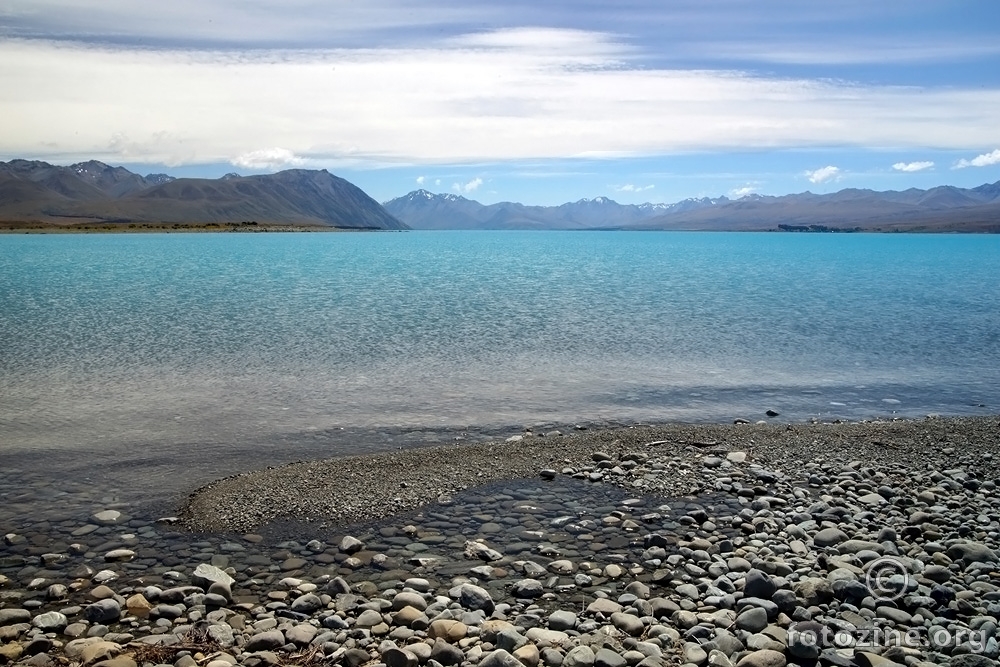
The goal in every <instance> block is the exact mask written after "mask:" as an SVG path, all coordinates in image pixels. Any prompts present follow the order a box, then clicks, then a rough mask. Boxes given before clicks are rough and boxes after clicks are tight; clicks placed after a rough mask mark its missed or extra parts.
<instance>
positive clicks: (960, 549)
mask: <svg viewBox="0 0 1000 667" xmlns="http://www.w3.org/2000/svg"><path fill="white" fill-rule="evenodd" d="M947 553H948V557H949V558H951V559H952V560H958V559H962V560H964V561H966V562H967V563H995V562H996V561H997V555H996V553H995V552H994V551H993V550H992V549H990V548H989V547H987V546H986V545H985V544H980V543H978V542H959V543H956V544H953V545H951V546H950V547H948V551H947Z"/></svg>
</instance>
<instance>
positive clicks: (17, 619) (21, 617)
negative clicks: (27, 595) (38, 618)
mask: <svg viewBox="0 0 1000 667" xmlns="http://www.w3.org/2000/svg"><path fill="white" fill-rule="evenodd" d="M30 622H31V612H30V611H28V610H27V609H0V626H4V625H14V624H15V623H30Z"/></svg>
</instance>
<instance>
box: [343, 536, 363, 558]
mask: <svg viewBox="0 0 1000 667" xmlns="http://www.w3.org/2000/svg"><path fill="white" fill-rule="evenodd" d="M364 548H365V543H364V542H362V541H361V540H359V539H358V538H356V537H353V536H351V535H345V536H344V538H343V539H342V540H340V545H339V549H340V550H341V551H342V552H343V553H345V554H355V553H357V552H359V551H361V550H362V549H364Z"/></svg>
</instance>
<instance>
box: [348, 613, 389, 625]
mask: <svg viewBox="0 0 1000 667" xmlns="http://www.w3.org/2000/svg"><path fill="white" fill-rule="evenodd" d="M382 622H383V619H382V614H380V613H379V612H377V611H375V610H374V609H365V610H364V611H363V612H361V613H360V614H358V617H357V618H356V619H355V620H354V624H355V625H357V626H358V627H359V628H373V627H375V626H376V625H378V624H379V623H382Z"/></svg>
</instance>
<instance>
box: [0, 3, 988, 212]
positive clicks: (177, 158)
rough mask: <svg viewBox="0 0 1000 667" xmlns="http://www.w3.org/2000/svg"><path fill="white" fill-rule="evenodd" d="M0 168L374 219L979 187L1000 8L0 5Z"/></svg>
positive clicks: (984, 161) (983, 173) (911, 5)
mask: <svg viewBox="0 0 1000 667" xmlns="http://www.w3.org/2000/svg"><path fill="white" fill-rule="evenodd" d="M0 118H2V119H3V126H4V129H3V131H2V132H0V159H11V158H15V157H25V158H34V159H42V160H47V161H50V162H55V163H60V164H68V163H72V162H76V161H80V160H84V159H90V158H96V159H99V160H102V161H104V162H107V163H109V164H116V165H119V164H120V165H124V166H126V167H128V168H130V169H133V170H135V171H140V172H142V173H147V172H166V173H169V174H172V175H175V176H205V177H217V176H221V175H222V174H225V173H227V172H232V171H236V172H238V173H241V174H250V173H266V172H271V171H277V170H280V169H285V168H290V167H303V168H326V169H329V170H330V171H331V172H333V173H335V174H338V175H340V176H343V177H344V178H347V179H348V180H350V181H352V182H354V183H356V184H357V185H359V186H361V187H362V188H363V189H365V190H366V191H367V192H368V193H369V194H370V195H372V196H373V197H375V198H376V199H378V200H380V201H383V200H387V199H390V198H392V197H395V196H399V195H402V194H405V193H407V192H409V191H410V190H414V189H416V188H419V187H423V188H426V189H428V190H431V191H434V192H456V193H460V194H463V195H464V196H467V197H469V198H472V199H477V200H479V201H482V202H484V203H491V202H495V201H521V202H525V203H529V204H559V203H563V202H566V201H575V200H577V199H581V198H583V197H596V196H607V197H611V198H613V199H615V200H617V201H620V202H623V203H639V202H644V201H652V202H673V201H678V200H680V199H684V198H687V197H702V196H719V195H727V196H730V197H735V196H740V195H744V194H749V193H759V194H786V193H790V192H802V191H805V190H811V191H813V192H832V191H836V190H839V189H842V188H846V187H859V188H872V189H876V190H887V189H896V190H899V189H906V188H909V187H920V188H927V187H932V186H934V185H939V184H952V185H958V186H962V187H974V186H976V185H980V184H982V183H986V182H994V181H997V180H1000V4H998V3H997V2H996V1H995V0H980V1H976V2H962V1H960V0H951V1H939V0H921V2H919V3H910V2H905V3H904V2H901V1H888V2H872V1H871V0H865V1H856V0H843V1H840V2H830V3H809V2H802V1H801V0H796V1H785V0H780V1H779V0H772V1H769V0H760V1H735V0H715V1H712V0H675V1H672V2H663V1H662V0H659V1H639V0H625V1H623V2H617V3H613V4H612V3H608V2H593V1H590V0H582V1H579V0H578V1H574V2H567V1H565V0H553V1H550V2H538V1H537V0H534V1H532V2H521V1H517V2H483V1H481V0H463V1H461V2H450V1H449V2H434V3H429V2H415V1H410V0H370V1H367V2H364V3H361V2H356V1H350V2H348V1H344V0H288V1H286V2H281V3H278V2H264V1H262V0H172V1H171V2H169V3H163V2H155V3H154V2H149V1H146V0H102V1H100V2H97V1H91V2H87V1H76V0H5V1H4V2H2V3H0Z"/></svg>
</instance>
